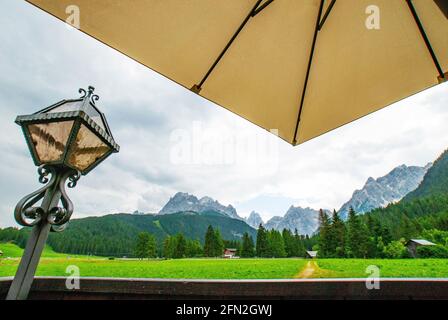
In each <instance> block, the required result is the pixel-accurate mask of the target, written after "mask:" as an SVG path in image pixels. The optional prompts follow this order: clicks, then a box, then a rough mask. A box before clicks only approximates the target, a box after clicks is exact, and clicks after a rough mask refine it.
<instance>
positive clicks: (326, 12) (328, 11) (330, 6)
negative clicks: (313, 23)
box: [319, 0, 336, 31]
mask: <svg viewBox="0 0 448 320" xmlns="http://www.w3.org/2000/svg"><path fill="white" fill-rule="evenodd" d="M335 3H336V0H331V3H330V5H329V6H328V8H327V10H326V11H325V14H324V16H323V17H322V21H321V22H320V23H319V31H320V30H321V29H322V27H323V26H324V23H325V21H327V18H328V15H329V14H330V12H331V9H333V6H334V4H335Z"/></svg>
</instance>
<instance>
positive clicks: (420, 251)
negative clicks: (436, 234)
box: [417, 245, 448, 258]
mask: <svg viewBox="0 0 448 320" xmlns="http://www.w3.org/2000/svg"><path fill="white" fill-rule="evenodd" d="M417 257H419V258H448V249H447V248H446V247H444V246H441V245H435V246H420V247H418V248H417Z"/></svg>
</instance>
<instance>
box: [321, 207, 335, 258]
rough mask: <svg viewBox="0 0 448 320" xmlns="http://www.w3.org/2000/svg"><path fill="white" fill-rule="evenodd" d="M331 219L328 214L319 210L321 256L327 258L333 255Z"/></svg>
mask: <svg viewBox="0 0 448 320" xmlns="http://www.w3.org/2000/svg"><path fill="white" fill-rule="evenodd" d="M331 245H332V244H331V234H330V221H329V220H328V216H327V214H326V213H325V212H324V211H323V210H322V209H320V210H319V257H322V258H325V257H328V256H330V255H331Z"/></svg>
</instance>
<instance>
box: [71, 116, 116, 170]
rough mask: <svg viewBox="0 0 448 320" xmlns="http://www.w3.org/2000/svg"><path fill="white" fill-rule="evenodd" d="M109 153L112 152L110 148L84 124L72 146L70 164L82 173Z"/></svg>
mask: <svg viewBox="0 0 448 320" xmlns="http://www.w3.org/2000/svg"><path fill="white" fill-rule="evenodd" d="M108 151H110V147H109V146H108V145H107V144H105V143H104V142H103V141H102V140H101V139H100V138H99V137H98V136H97V135H95V134H94V133H93V132H92V131H91V130H90V129H89V128H87V127H86V126H85V125H84V124H82V125H81V127H80V128H79V131H78V134H77V136H76V139H75V141H74V142H73V143H72V145H71V146H70V151H69V154H68V164H69V165H71V166H72V167H74V168H76V169H78V170H80V171H81V172H82V171H84V170H86V169H87V168H88V167H90V166H91V165H93V164H94V163H95V162H97V161H98V160H99V159H100V158H101V157H102V156H104V155H105V154H106V153H107V152H108Z"/></svg>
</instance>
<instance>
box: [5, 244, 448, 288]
mask: <svg viewBox="0 0 448 320" xmlns="http://www.w3.org/2000/svg"><path fill="white" fill-rule="evenodd" d="M0 250H1V251H3V258H2V259H0V277H7V276H13V275H14V273H15V271H16V269H17V266H18V263H19V258H20V256H21V255H22V252H23V249H20V248H19V247H17V246H16V245H14V244H10V243H0ZM70 265H75V266H77V267H79V270H80V275H81V276H82V277H117V278H180V279H292V278H364V277H366V276H368V275H369V274H368V273H366V269H367V267H368V266H370V265H375V266H377V267H378V268H379V270H380V276H381V277H388V278H390V277H398V278H400V277H413V278H414V277H417V278H420V277H421V278H448V259H318V260H313V261H311V260H306V259H293V258H287V259H205V258H204V259H171V260H156V259H154V260H135V259H114V260H109V259H107V258H101V257H88V256H80V255H67V254H61V253H56V252H54V251H53V250H51V248H49V247H47V248H46V249H45V251H44V253H43V256H42V259H41V261H40V263H39V267H38V269H37V275H38V276H67V275H68V273H66V269H67V267H68V266H70Z"/></svg>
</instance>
